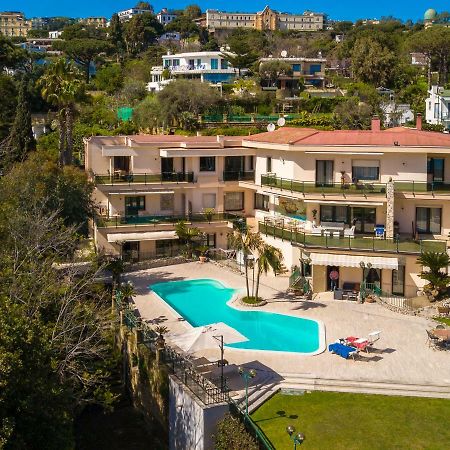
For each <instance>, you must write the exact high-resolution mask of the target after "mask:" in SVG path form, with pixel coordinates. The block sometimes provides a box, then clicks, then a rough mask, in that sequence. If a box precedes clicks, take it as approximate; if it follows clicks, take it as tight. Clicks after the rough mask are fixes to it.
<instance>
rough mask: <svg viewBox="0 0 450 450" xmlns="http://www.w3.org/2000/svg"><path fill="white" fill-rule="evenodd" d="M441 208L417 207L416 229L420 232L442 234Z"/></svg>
mask: <svg viewBox="0 0 450 450" xmlns="http://www.w3.org/2000/svg"><path fill="white" fill-rule="evenodd" d="M441 216H442V209H441V208H416V229H417V232H419V233H427V234H440V232H441Z"/></svg>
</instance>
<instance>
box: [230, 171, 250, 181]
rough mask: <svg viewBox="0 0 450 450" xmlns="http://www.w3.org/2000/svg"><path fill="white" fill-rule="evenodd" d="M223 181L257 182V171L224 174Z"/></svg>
mask: <svg viewBox="0 0 450 450" xmlns="http://www.w3.org/2000/svg"><path fill="white" fill-rule="evenodd" d="M223 181H255V171H254V170H248V171H230V170H226V171H224V172H223Z"/></svg>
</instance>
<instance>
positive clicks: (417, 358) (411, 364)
mask: <svg viewBox="0 0 450 450" xmlns="http://www.w3.org/2000/svg"><path fill="white" fill-rule="evenodd" d="M198 278H212V279H215V280H218V281H220V282H222V283H223V284H225V285H226V286H229V287H232V288H243V287H245V279H244V278H243V277H242V276H240V275H238V274H236V273H233V272H231V271H229V270H227V269H223V268H221V267H218V266H216V265H214V264H213V263H205V264H200V263H187V264H181V265H175V266H168V267H161V268H155V269H149V270H143V271H139V272H133V273H129V274H127V276H126V279H128V280H131V281H132V282H133V283H134V285H135V287H136V291H137V293H138V295H136V297H135V299H134V301H135V304H136V307H137V308H138V310H139V312H140V315H141V316H142V318H143V319H145V320H150V321H151V322H152V323H153V324H161V325H164V326H166V327H167V328H169V330H170V332H175V333H181V332H183V331H186V330H188V329H189V326H188V324H186V323H183V322H182V321H179V320H178V318H177V316H176V315H175V314H174V312H173V310H172V309H171V308H169V307H168V306H167V305H166V304H165V303H164V302H163V301H162V300H161V299H159V298H158V297H157V296H156V295H154V294H153V293H151V292H150V291H149V289H148V286H149V285H150V284H152V283H157V282H162V281H175V280H187V279H198ZM287 286H288V278H287V277H276V278H275V277H273V276H269V277H263V278H262V284H261V287H260V295H261V296H262V297H263V298H264V299H266V300H267V301H268V304H267V305H266V306H264V307H262V308H261V309H262V310H265V311H271V312H276V313H284V314H290V315H293V316H298V317H305V318H311V319H316V320H320V321H322V322H323V323H324V325H325V335H326V344H327V346H328V344H329V343H331V342H334V341H335V340H336V339H338V338H344V337H347V336H359V337H365V336H367V335H368V333H370V332H372V331H378V330H379V331H381V339H380V340H379V341H378V342H377V343H376V344H375V346H374V347H375V348H374V350H372V351H371V352H370V353H369V354H366V353H361V355H362V356H361V358H358V359H356V360H355V361H353V360H351V359H350V360H345V359H343V358H341V357H339V356H337V355H334V354H331V353H330V352H328V350H326V351H325V352H323V353H321V354H318V355H314V356H309V355H299V354H295V353H291V354H289V355H286V354H277V353H276V352H254V351H251V350H249V351H243V350H233V349H228V348H226V349H225V358H226V359H227V360H228V361H229V362H230V363H231V364H233V363H234V364H246V363H247V364H249V365H252V364H253V365H257V366H260V367H264V366H266V367H267V368H268V369H269V368H270V369H271V370H272V371H274V372H276V373H278V374H282V375H283V376H286V375H289V374H292V375H294V376H302V375H305V376H311V377H317V378H324V379H325V378H326V379H342V380H354V381H371V382H393V383H405V384H417V385H428V384H431V385H441V386H442V385H443V386H448V387H450V351H437V350H433V349H432V348H430V347H429V346H428V344H427V342H426V341H427V339H426V330H427V329H429V328H432V327H433V324H435V323H434V322H432V321H430V320H428V319H425V318H422V317H416V316H406V315H402V314H399V313H395V312H392V311H389V310H387V309H385V308H384V307H383V306H381V305H378V304H358V303H355V302H347V301H336V300H332V299H330V295H329V294H326V293H325V294H323V295H321V296H318V298H315V299H314V300H313V301H310V302H303V301H299V300H293V298H292V297H291V296H289V295H288V294H287V293H286V288H287ZM207 304H208V299H205V307H207ZM248 309H249V310H253V308H248ZM201 355H204V356H211V357H213V356H215V357H217V356H218V350H211V351H205V352H204V353H202V354H201ZM199 356H200V355H199Z"/></svg>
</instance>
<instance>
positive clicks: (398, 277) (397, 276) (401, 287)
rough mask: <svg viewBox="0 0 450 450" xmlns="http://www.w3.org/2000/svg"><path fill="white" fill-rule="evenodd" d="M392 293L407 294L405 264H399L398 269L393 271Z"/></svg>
mask: <svg viewBox="0 0 450 450" xmlns="http://www.w3.org/2000/svg"><path fill="white" fill-rule="evenodd" d="M392 293H393V294H395V295H405V266H398V270H395V269H394V270H393V271H392Z"/></svg>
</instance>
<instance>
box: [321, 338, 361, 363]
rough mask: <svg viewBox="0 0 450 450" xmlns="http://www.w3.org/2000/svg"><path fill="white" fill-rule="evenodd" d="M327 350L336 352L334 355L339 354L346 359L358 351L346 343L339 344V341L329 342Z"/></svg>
mask: <svg viewBox="0 0 450 450" xmlns="http://www.w3.org/2000/svg"><path fill="white" fill-rule="evenodd" d="M328 350H329V351H330V352H332V353H336V355H339V356H341V357H342V358H345V359H348V357H349V356H351V357H353V358H354V357H355V355H356V354H357V353H358V351H357V350H356V349H355V348H354V347H349V346H348V345H344V344H340V343H339V342H335V343H334V344H330V345H329V346H328Z"/></svg>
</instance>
